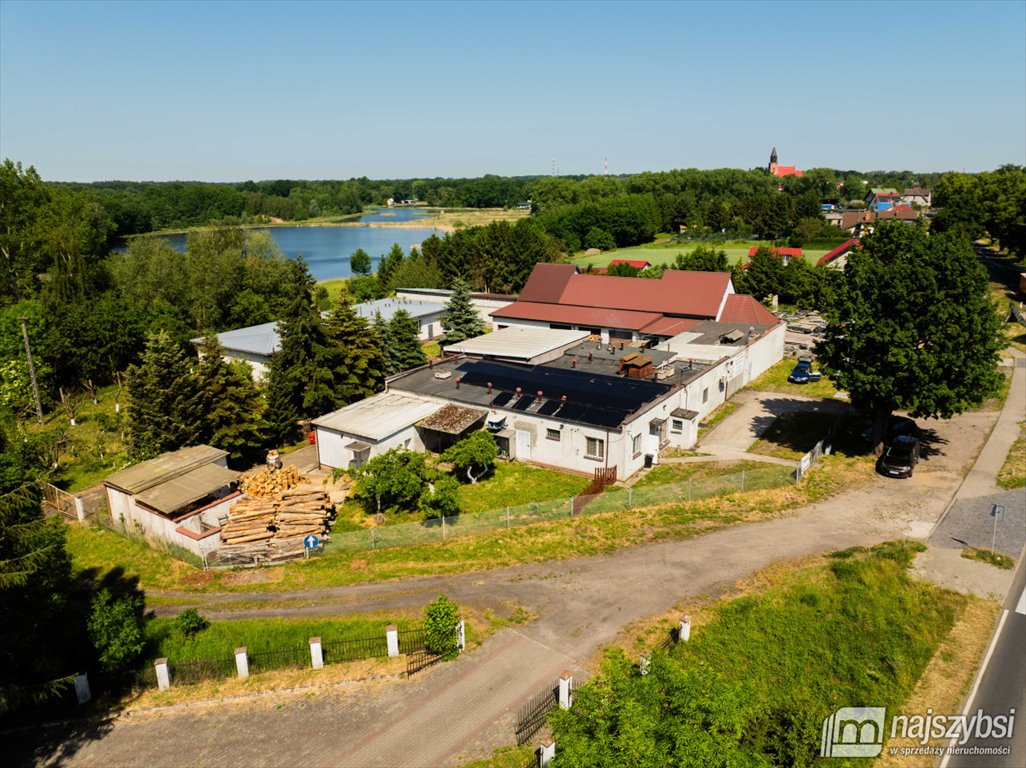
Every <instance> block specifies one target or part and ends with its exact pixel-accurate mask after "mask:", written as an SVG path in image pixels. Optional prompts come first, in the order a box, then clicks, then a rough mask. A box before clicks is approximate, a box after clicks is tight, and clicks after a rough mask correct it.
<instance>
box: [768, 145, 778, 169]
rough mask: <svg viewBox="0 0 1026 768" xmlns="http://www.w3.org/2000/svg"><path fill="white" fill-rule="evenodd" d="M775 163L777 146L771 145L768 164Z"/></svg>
mask: <svg viewBox="0 0 1026 768" xmlns="http://www.w3.org/2000/svg"><path fill="white" fill-rule="evenodd" d="M776 164H777V148H776V147H773V151H772V152H770V165H776Z"/></svg>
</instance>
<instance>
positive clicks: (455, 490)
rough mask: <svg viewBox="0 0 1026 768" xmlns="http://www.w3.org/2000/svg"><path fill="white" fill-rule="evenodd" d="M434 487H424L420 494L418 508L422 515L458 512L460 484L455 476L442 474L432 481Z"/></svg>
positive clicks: (446, 514) (438, 515)
mask: <svg viewBox="0 0 1026 768" xmlns="http://www.w3.org/2000/svg"><path fill="white" fill-rule="evenodd" d="M433 485H434V489H433V490H432V488H431V487H428V488H425V489H424V492H423V493H422V494H421V495H420V509H421V511H422V512H423V513H424V517H427V518H432V517H442V516H443V515H445V516H446V517H448V516H451V515H458V514H459V513H460V498H459V493H460V484H459V482H458V481H457V480H456V478H455V477H450V476H449V475H442V476H441V477H439V478H438V479H437V480H435V482H434V483H433Z"/></svg>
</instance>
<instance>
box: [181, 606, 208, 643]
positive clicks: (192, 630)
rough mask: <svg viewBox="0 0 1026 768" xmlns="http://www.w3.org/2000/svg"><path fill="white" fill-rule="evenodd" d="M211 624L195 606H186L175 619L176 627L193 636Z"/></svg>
mask: <svg viewBox="0 0 1026 768" xmlns="http://www.w3.org/2000/svg"><path fill="white" fill-rule="evenodd" d="M209 626H210V622H209V621H207V620H206V619H204V618H203V617H202V616H200V615H199V612H197V610H196V609H195V608H186V609H185V610H184V611H182V612H181V613H180V614H178V618H176V619H175V629H177V630H178V631H179V632H181V633H182V634H183V635H185V636H186V637H191V636H192V635H195V634H197V633H199V632H202V631H203V630H204V629H206V628H207V627H209Z"/></svg>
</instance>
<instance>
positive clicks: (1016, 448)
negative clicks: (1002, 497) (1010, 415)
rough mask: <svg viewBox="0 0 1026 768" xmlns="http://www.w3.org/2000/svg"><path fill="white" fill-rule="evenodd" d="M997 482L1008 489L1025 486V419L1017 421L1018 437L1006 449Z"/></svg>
mask: <svg viewBox="0 0 1026 768" xmlns="http://www.w3.org/2000/svg"><path fill="white" fill-rule="evenodd" d="M997 483H998V485H1000V486H1001V487H1002V488H1008V489H1012V488H1023V487H1026V421H1020V422H1019V437H1018V438H1016V440H1015V442H1014V443H1012V447H1011V448H1009V449H1008V455H1007V456H1006V457H1005V463H1004V464H1002V465H1001V470H1000V471H999V472H998V476H997Z"/></svg>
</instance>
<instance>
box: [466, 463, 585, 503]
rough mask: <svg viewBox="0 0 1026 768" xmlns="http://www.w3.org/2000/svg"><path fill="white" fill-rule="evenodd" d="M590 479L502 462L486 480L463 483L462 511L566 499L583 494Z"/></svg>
mask: <svg viewBox="0 0 1026 768" xmlns="http://www.w3.org/2000/svg"><path fill="white" fill-rule="evenodd" d="M590 482H591V480H590V479H589V478H587V477H584V476H582V475H573V474H570V473H569V472H559V471H558V470H555V469H546V468H545V467H532V466H530V465H528V464H521V463H519V462H516V461H509V462H504V461H500V462H497V463H496V465H495V471H494V472H493V473H492V474H491V475H489V476H488V477H487V478H486V479H484V480H481V481H479V482H478V483H476V484H474V485H461V486H460V511H462V512H468V513H473V512H483V511H485V510H488V509H501V508H502V507H505V506H516V505H518V504H529V503H531V502H532V501H547V500H549V499H565V498H569V497H571V496H576V495H577V494H579V493H580V492H581V491H583V490H584V489H585V488H587V487H588V483H590Z"/></svg>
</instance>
